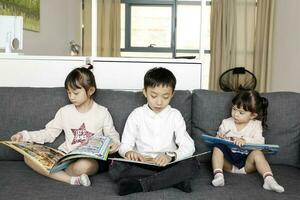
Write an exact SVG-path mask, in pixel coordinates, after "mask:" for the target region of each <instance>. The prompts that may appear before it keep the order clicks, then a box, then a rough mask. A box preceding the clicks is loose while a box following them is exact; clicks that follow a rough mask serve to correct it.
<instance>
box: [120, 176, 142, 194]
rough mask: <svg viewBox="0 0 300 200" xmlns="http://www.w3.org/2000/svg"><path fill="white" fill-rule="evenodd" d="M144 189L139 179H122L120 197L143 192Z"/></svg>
mask: <svg viewBox="0 0 300 200" xmlns="http://www.w3.org/2000/svg"><path fill="white" fill-rule="evenodd" d="M142 191H143V187H142V185H141V183H140V181H139V180H138V179H135V178H122V179H121V180H120V181H119V195H120V196H123V195H127V194H131V193H136V192H142Z"/></svg>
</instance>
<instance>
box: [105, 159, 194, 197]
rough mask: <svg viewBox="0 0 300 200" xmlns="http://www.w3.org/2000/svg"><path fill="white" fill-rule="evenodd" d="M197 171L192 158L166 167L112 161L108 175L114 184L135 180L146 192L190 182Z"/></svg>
mask: <svg viewBox="0 0 300 200" xmlns="http://www.w3.org/2000/svg"><path fill="white" fill-rule="evenodd" d="M198 169H199V167H198V162H197V161H196V160H195V159H194V158H191V159H187V160H183V161H180V162H177V163H174V164H171V165H167V166H166V167H156V166H151V165H142V164H135V163H126V162H118V161H114V162H112V163H111V165H110V168H109V174H110V177H111V178H112V179H113V181H115V182H119V181H120V180H121V179H123V178H136V179H138V180H139V181H140V183H141V185H142V187H143V191H144V192H148V191H154V190H159V189H163V188H168V187H172V186H174V185H176V184H178V183H180V182H183V181H186V180H190V179H191V178H192V177H193V176H194V175H195V174H196V173H197V171H198Z"/></svg>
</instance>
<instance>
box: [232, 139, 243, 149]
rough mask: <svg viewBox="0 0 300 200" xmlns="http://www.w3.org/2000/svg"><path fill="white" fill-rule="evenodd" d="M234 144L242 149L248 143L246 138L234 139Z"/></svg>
mask: <svg viewBox="0 0 300 200" xmlns="http://www.w3.org/2000/svg"><path fill="white" fill-rule="evenodd" d="M233 143H234V144H236V145H238V146H240V147H241V146H243V145H244V144H246V141H245V139H244V138H239V137H233Z"/></svg>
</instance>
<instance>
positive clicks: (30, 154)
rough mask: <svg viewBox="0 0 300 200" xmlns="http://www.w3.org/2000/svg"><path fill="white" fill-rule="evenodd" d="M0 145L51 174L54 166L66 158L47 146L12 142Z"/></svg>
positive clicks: (3, 142)
mask: <svg viewBox="0 0 300 200" xmlns="http://www.w3.org/2000/svg"><path fill="white" fill-rule="evenodd" d="M0 143H2V144H4V145H6V146H8V147H10V148H12V149H14V150H16V151H17V152H19V153H21V154H22V155H24V156H25V157H26V158H28V159H30V160H32V161H33V162H35V163H36V164H38V165H39V166H40V167H41V168H42V169H43V170H44V171H45V172H47V173H49V171H50V169H51V168H52V167H53V166H54V164H55V163H56V162H57V161H58V160H59V159H60V158H62V157H63V156H64V153H63V152H61V151H59V150H57V149H54V148H51V147H49V146H46V145H41V144H34V143H29V142H12V141H1V142H0Z"/></svg>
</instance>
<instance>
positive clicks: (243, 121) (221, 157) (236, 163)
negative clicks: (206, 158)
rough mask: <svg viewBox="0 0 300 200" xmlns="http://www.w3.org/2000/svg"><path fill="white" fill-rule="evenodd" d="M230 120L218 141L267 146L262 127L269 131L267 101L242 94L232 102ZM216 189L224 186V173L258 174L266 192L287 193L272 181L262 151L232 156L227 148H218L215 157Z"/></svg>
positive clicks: (224, 126)
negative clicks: (225, 140) (226, 139)
mask: <svg viewBox="0 0 300 200" xmlns="http://www.w3.org/2000/svg"><path fill="white" fill-rule="evenodd" d="M232 105H233V106H232V110H231V116H232V117H230V118H228V119H224V120H223V121H222V124H221V125H220V127H219V131H218V133H217V137H220V138H230V139H231V140H233V142H234V143H235V144H236V145H239V146H242V145H244V144H246V143H257V144H264V143H265V139H264V137H263V136H262V132H263V127H267V125H266V120H267V107H268V100H267V99H266V98H264V97H261V96H260V94H259V93H258V92H256V91H253V90H252V91H241V92H239V93H238V94H237V95H236V96H235V97H234V98H233V100H232ZM212 167H213V173H214V179H213V180H212V184H213V185H214V186H224V184H225V180H224V175H223V169H224V170H225V171H228V172H231V173H242V174H246V173H250V172H254V171H256V170H257V171H258V172H259V173H260V174H261V175H262V177H263V178H264V184H263V188H264V189H266V190H273V191H276V192H284V188H283V187H282V186H280V185H279V184H278V183H277V182H276V180H275V179H274V177H273V173H272V171H271V168H270V165H269V163H268V162H267V160H266V158H265V156H264V154H263V153H262V151H260V150H253V151H251V152H250V153H249V154H247V153H245V152H232V151H231V150H230V149H229V148H228V147H227V146H226V145H223V144H216V145H215V147H214V149H213V154H212Z"/></svg>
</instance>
